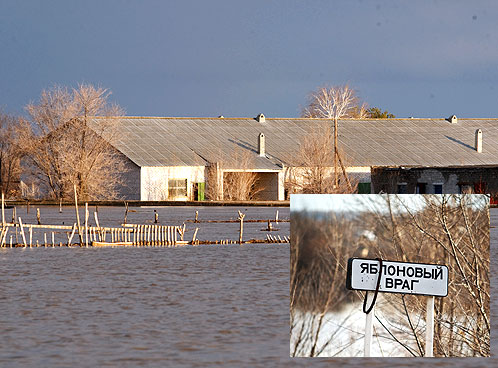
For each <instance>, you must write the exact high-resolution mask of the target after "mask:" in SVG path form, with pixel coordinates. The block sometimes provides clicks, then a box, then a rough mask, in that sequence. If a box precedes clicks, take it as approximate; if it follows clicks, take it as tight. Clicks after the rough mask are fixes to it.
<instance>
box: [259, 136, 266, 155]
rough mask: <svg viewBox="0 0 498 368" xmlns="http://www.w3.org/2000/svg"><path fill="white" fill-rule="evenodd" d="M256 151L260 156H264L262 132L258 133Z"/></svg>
mask: <svg viewBox="0 0 498 368" xmlns="http://www.w3.org/2000/svg"><path fill="white" fill-rule="evenodd" d="M258 153H259V155H260V156H261V157H265V135H264V134H263V133H259V140H258Z"/></svg>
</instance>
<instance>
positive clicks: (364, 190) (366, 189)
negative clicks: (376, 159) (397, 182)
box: [358, 183, 372, 194]
mask: <svg viewBox="0 0 498 368" xmlns="http://www.w3.org/2000/svg"><path fill="white" fill-rule="evenodd" d="M370 193H372V192H371V188H370V183H358V194H370Z"/></svg>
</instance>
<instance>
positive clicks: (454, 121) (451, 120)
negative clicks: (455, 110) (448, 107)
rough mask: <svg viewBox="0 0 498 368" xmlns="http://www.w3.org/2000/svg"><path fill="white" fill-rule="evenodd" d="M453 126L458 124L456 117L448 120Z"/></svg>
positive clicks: (453, 116) (452, 116)
mask: <svg viewBox="0 0 498 368" xmlns="http://www.w3.org/2000/svg"><path fill="white" fill-rule="evenodd" d="M447 120H448V121H449V122H450V123H451V124H456V123H458V119H457V117H456V115H451V116H450V117H449V118H448V119H447Z"/></svg>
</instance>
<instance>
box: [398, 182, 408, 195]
mask: <svg viewBox="0 0 498 368" xmlns="http://www.w3.org/2000/svg"><path fill="white" fill-rule="evenodd" d="M398 194H406V183H400V184H398Z"/></svg>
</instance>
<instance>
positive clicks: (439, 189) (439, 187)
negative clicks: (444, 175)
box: [434, 184, 443, 194]
mask: <svg viewBox="0 0 498 368" xmlns="http://www.w3.org/2000/svg"><path fill="white" fill-rule="evenodd" d="M434 194H443V184H434Z"/></svg>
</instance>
